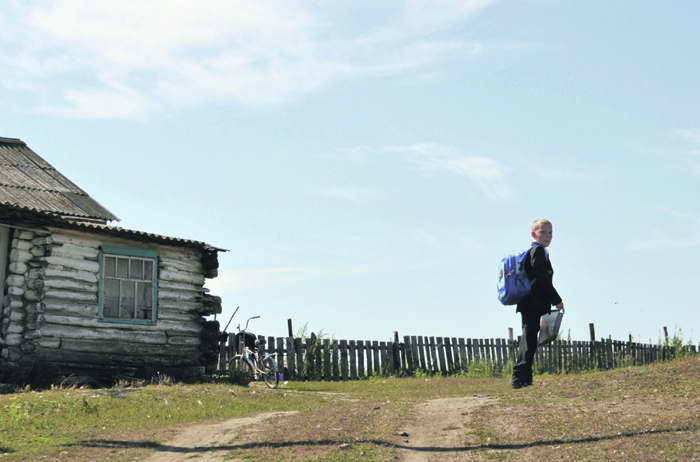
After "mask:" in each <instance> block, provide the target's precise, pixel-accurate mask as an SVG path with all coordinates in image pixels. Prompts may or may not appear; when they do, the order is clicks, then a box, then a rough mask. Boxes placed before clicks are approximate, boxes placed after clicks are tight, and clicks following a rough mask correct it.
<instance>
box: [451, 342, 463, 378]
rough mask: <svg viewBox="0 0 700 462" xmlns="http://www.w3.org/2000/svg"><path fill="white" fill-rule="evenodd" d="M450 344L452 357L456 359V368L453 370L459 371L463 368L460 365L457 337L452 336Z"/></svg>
mask: <svg viewBox="0 0 700 462" xmlns="http://www.w3.org/2000/svg"><path fill="white" fill-rule="evenodd" d="M450 344H451V345H452V358H453V359H454V370H453V371H452V372H459V371H460V369H461V366H460V359H459V345H458V343H457V338H455V337H452V340H451V341H450Z"/></svg>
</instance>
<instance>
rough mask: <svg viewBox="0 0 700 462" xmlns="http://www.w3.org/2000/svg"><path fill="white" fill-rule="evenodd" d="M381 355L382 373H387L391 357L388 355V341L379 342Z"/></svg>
mask: <svg viewBox="0 0 700 462" xmlns="http://www.w3.org/2000/svg"><path fill="white" fill-rule="evenodd" d="M379 355H380V356H381V359H382V364H381V373H382V374H383V375H386V374H387V373H388V372H389V358H388V355H387V349H386V342H379Z"/></svg>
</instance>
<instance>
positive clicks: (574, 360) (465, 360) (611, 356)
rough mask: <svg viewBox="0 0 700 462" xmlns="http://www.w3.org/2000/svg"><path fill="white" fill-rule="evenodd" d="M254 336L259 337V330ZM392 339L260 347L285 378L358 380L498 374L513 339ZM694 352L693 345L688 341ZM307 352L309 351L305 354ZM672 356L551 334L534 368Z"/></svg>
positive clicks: (509, 358) (511, 354)
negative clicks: (484, 370) (479, 370)
mask: <svg viewBox="0 0 700 462" xmlns="http://www.w3.org/2000/svg"><path fill="white" fill-rule="evenodd" d="M259 338H264V337H262V336H259ZM398 339H399V337H398V334H395V336H394V341H393V342H385V341H382V342H378V341H376V340H374V341H369V340H367V341H364V340H349V341H348V340H331V339H327V338H325V339H316V338H315V336H313V337H312V338H305V339H301V338H292V337H286V338H284V337H279V338H275V337H267V343H266V345H265V347H266V348H267V352H269V353H270V354H271V355H273V357H274V358H275V360H276V361H277V364H279V365H280V369H282V370H283V371H284V374H285V377H284V379H285V380H288V379H291V380H326V381H348V380H359V379H364V378H368V377H372V376H377V375H395V376H413V375H414V374H415V373H416V372H420V373H423V374H426V375H434V374H441V375H452V374H459V373H468V372H469V370H470V369H471V368H474V367H476V366H477V365H480V366H484V365H486V366H488V367H490V368H491V369H492V370H493V371H494V374H495V375H500V374H501V373H502V372H503V371H504V370H506V369H507V367H508V365H512V364H513V363H514V362H515V360H516V357H517V350H518V340H508V339H471V338H467V339H464V338H454V337H452V338H449V337H423V336H404V337H403V341H402V342H399V341H398ZM238 348H240V347H239V346H237V345H234V342H233V335H231V336H229V341H228V342H226V341H222V345H221V355H220V358H221V360H220V369H221V370H222V371H224V370H226V368H227V362H226V359H227V358H230V357H232V356H233V355H234V354H235V352H236V351H238ZM690 351H691V352H692V353H697V352H698V349H697V348H696V346H695V345H691V346H690ZM310 352H313V354H310ZM672 357H673V350H672V348H670V347H665V346H660V345H650V344H641V343H635V342H631V341H629V342H622V341H613V340H612V339H604V338H602V339H600V340H599V341H593V340H591V341H565V340H557V341H555V342H552V343H550V344H548V345H545V346H541V347H540V348H538V351H537V355H536V357H535V368H536V371H537V372H539V373H545V372H548V373H552V374H561V373H576V372H580V371H583V370H594V369H599V370H600V369H613V368H616V367H623V366H636V365H643V364H649V363H653V362H656V361H665V360H668V359H670V358H672Z"/></svg>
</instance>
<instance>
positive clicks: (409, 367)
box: [401, 335, 415, 374]
mask: <svg viewBox="0 0 700 462" xmlns="http://www.w3.org/2000/svg"><path fill="white" fill-rule="evenodd" d="M412 345H413V344H412V343H411V337H409V336H408V335H404V337H403V345H402V353H403V355H402V359H403V361H402V362H401V367H402V369H403V370H404V371H406V372H407V373H408V374H413V371H415V368H414V367H413V346H412Z"/></svg>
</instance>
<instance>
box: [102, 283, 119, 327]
mask: <svg viewBox="0 0 700 462" xmlns="http://www.w3.org/2000/svg"><path fill="white" fill-rule="evenodd" d="M102 316H103V317H105V318H118V317H119V280H118V279H107V278H105V281H104V296H103V297H102Z"/></svg>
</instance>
